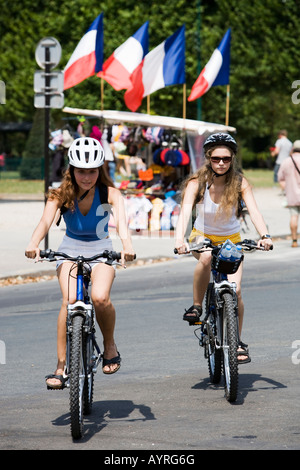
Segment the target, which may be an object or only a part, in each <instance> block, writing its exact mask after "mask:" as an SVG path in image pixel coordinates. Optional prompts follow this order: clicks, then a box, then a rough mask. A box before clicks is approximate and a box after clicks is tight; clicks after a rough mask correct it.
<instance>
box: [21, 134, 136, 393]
mask: <svg viewBox="0 0 300 470" xmlns="http://www.w3.org/2000/svg"><path fill="white" fill-rule="evenodd" d="M68 158H69V168H68V169H67V170H66V172H65V175H64V178H63V180H62V184H61V186H60V187H59V188H57V189H52V190H51V191H50V192H49V195H48V200H47V203H46V205H45V209H44V212H43V215H42V218H41V220H40V222H39V224H38V226H37V228H36V229H35V231H34V233H33V235H32V238H31V240H30V243H29V245H28V247H27V248H26V251H25V255H26V256H27V257H28V258H36V257H37V258H38V257H39V252H40V249H39V244H40V243H41V241H42V240H43V239H44V237H45V236H46V234H47V233H48V231H49V229H50V227H51V225H52V223H53V221H54V219H55V217H56V215H57V212H58V211H60V213H61V214H62V216H63V218H64V221H65V224H66V235H65V236H64V238H63V241H62V243H61V245H60V247H59V248H58V251H62V252H64V253H67V254H69V255H70V256H78V255H83V256H86V257H90V256H93V255H94V254H97V253H100V252H102V251H103V250H106V249H107V250H112V241H111V239H110V238H109V232H108V221H109V214H110V207H112V209H113V214H114V221H115V224H116V228H117V231H118V234H119V236H120V239H121V241H122V245H123V250H122V252H121V253H122V264H124V262H125V261H132V260H133V259H134V250H133V247H132V242H131V238H130V234H129V231H128V227H127V222H126V213H125V206H124V201H123V197H122V195H121V193H120V191H119V190H118V189H116V188H115V187H114V185H113V182H112V181H111V180H110V178H109V177H108V176H107V174H106V172H105V170H104V166H103V164H104V151H103V148H102V146H101V144H100V142H98V141H97V140H96V139H93V138H91V137H82V138H79V139H76V140H74V142H73V143H72V145H71V147H70V148H69V151H68ZM71 264H72V263H71V262H70V261H67V260H65V261H59V262H58V263H57V275H58V280H59V283H60V288H61V291H62V297H63V301H62V306H61V309H60V312H59V316H58V323H57V355H58V362H57V368H56V371H55V374H54V375H56V376H58V377H59V376H60V375H62V374H63V369H64V365H65V354H66V314H67V304H68V301H70V302H72V301H73V299H72V295H73V296H74V295H75V292H76V286H75V280H74V279H72V278H70V281H69V272H70V267H71ZM114 277H115V270H114V267H112V266H109V265H107V264H105V263H103V262H102V261H101V259H100V260H97V262H95V263H94V264H93V267H92V277H91V279H92V290H91V296H92V300H93V303H94V306H95V313H96V318H97V321H98V323H99V326H100V329H101V332H102V335H103V345H104V352H103V372H104V373H105V374H112V373H114V372H116V371H117V370H118V369H119V367H120V362H121V358H120V354H119V353H118V351H117V348H116V345H115V341H114V327H115V309H114V306H113V305H112V303H111V300H110V290H111V287H112V283H113V280H114ZM69 282H70V285H69V286H68V284H69ZM72 282H73V283H72ZM68 289H69V291H68ZM47 385H48V386H49V387H50V388H61V386H62V383H61V380H60V379H59V378H51V379H48V380H47Z"/></svg>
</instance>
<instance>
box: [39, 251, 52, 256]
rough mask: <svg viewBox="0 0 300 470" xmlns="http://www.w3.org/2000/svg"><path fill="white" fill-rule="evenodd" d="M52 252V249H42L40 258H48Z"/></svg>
mask: <svg viewBox="0 0 300 470" xmlns="http://www.w3.org/2000/svg"><path fill="white" fill-rule="evenodd" d="M50 253H51V250H49V249H48V250H41V251H40V258H48V257H49V255H50Z"/></svg>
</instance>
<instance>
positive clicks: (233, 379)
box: [223, 292, 239, 402]
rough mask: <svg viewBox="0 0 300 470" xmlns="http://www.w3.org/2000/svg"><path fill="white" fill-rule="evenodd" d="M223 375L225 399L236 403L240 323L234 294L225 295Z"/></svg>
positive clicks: (227, 293)
mask: <svg viewBox="0 0 300 470" xmlns="http://www.w3.org/2000/svg"><path fill="white" fill-rule="evenodd" d="M223 300H224V304H223V373H224V387H225V397H226V399H227V400H228V401H229V402H234V401H236V399H237V394H238V381H239V375H238V360H237V348H238V323H237V315H236V312H235V302H234V301H233V297H232V294H231V293H229V292H226V293H225V294H224V295H223Z"/></svg>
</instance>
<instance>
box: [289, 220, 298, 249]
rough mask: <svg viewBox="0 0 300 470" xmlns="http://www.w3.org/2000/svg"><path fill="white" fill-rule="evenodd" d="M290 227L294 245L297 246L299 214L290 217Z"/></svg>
mask: <svg viewBox="0 0 300 470" xmlns="http://www.w3.org/2000/svg"><path fill="white" fill-rule="evenodd" d="M290 229H291V234H292V241H293V244H292V246H294V247H295V246H297V245H296V243H295V241H297V230H298V215H291V218H290Z"/></svg>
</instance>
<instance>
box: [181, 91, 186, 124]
mask: <svg viewBox="0 0 300 470" xmlns="http://www.w3.org/2000/svg"><path fill="white" fill-rule="evenodd" d="M182 91H183V109H182V118H183V119H185V118H186V83H184V84H183V90H182Z"/></svg>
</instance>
